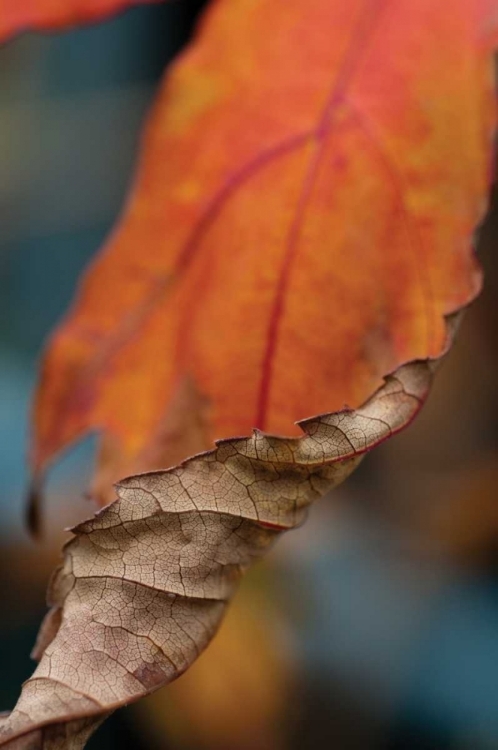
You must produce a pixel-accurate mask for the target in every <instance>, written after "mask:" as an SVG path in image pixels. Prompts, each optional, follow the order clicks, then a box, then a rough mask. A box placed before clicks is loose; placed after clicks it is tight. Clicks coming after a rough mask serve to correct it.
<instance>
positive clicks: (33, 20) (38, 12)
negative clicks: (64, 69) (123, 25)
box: [0, 0, 158, 41]
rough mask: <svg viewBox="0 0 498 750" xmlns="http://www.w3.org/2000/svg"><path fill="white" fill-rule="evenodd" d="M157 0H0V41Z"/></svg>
mask: <svg viewBox="0 0 498 750" xmlns="http://www.w3.org/2000/svg"><path fill="white" fill-rule="evenodd" d="M153 2H158V0H22V1H21V2H19V0H0V41H3V40H4V39H7V38H8V37H9V36H11V35H12V34H16V33H19V32H20V31H26V30H29V29H32V28H35V29H45V30H53V29H58V28H61V27H62V28H64V27H68V26H74V25H76V24H81V23H93V22H95V21H100V20H102V19H103V18H107V16H110V15H112V14H113V13H117V12H119V11H122V10H124V9H125V8H127V7H129V6H130V5H145V4H146V3H153Z"/></svg>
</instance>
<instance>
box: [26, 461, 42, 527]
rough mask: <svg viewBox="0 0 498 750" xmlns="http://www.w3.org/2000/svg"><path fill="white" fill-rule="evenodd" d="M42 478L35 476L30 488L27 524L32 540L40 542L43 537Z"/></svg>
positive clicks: (27, 502) (27, 500) (27, 499)
mask: <svg viewBox="0 0 498 750" xmlns="http://www.w3.org/2000/svg"><path fill="white" fill-rule="evenodd" d="M42 484H43V481H42V478H41V477H40V476H39V475H34V476H33V477H32V479H31V482H30V485H29V487H28V492H27V497H26V515H25V523H26V527H27V529H28V532H29V534H30V536H31V538H32V539H35V540H39V539H40V538H41V536H42V523H41V512H40V509H41V505H42V501H43V492H42Z"/></svg>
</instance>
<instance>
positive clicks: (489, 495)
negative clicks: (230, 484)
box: [0, 0, 498, 750]
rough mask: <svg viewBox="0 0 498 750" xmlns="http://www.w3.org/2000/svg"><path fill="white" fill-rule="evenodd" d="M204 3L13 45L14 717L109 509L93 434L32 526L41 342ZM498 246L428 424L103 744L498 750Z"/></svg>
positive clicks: (285, 544) (327, 507)
mask: <svg viewBox="0 0 498 750" xmlns="http://www.w3.org/2000/svg"><path fill="white" fill-rule="evenodd" d="M202 5H203V3H202V2H201V0H183V2H182V3H177V2H173V3H170V4H167V5H165V6H157V7H142V8H139V9H134V10H131V11H128V12H127V13H125V14H123V15H122V16H120V17H118V18H116V19H114V20H111V21H109V22H107V23H105V24H102V25H101V26H99V27H94V28H87V29H82V30H77V31H71V32H68V33H66V34H61V35H34V34H25V35H23V36H21V37H19V38H18V39H16V40H14V41H12V42H10V43H8V44H6V45H5V46H4V47H3V48H1V49H0V216H1V221H0V272H1V294H0V315H1V320H2V325H1V330H0V365H1V366H0V404H1V421H0V466H1V479H2V481H1V482H0V514H1V515H0V518H1V520H0V587H1V596H0V602H1V604H0V612H1V617H0V709H7V708H9V707H12V706H13V705H14V702H15V700H16V698H17V695H18V692H19V689H20V685H21V683H22V681H23V680H24V679H26V678H27V677H28V676H29V674H30V673H31V671H32V669H33V663H32V662H31V661H30V658H29V652H30V649H31V647H32V645H33V643H34V638H35V635H36V631H37V628H38V624H39V622H40V619H41V617H42V616H43V613H44V611H45V604H44V592H45V587H46V583H47V579H48V576H49V573H50V570H51V569H52V568H53V566H54V565H55V563H56V562H57V560H58V556H59V550H60V545H61V542H62V540H63V539H64V532H63V528H64V527H66V526H68V525H69V524H71V523H74V522H76V521H78V520H79V519H81V518H82V517H84V516H86V515H88V514H89V513H90V511H91V507H90V506H89V504H88V501H86V500H85V499H84V490H85V485H86V482H87V480H88V477H89V474H90V471H91V465H92V452H93V441H92V440H91V439H90V440H88V441H86V442H85V443H84V444H82V445H81V446H79V447H78V448H77V449H76V450H74V451H73V452H72V453H71V454H70V455H69V456H68V457H67V458H66V459H64V461H63V462H62V464H61V466H60V467H59V468H57V470H55V471H54V472H53V473H52V475H51V480H50V483H49V487H48V503H47V513H46V521H45V534H44V538H43V540H42V541H41V542H39V543H37V544H34V543H33V542H31V541H30V539H29V538H28V536H27V533H26V531H25V528H24V492H25V488H26V483H27V476H26V470H25V463H24V459H25V446H26V437H27V429H28V415H29V400H30V394H31V391H32V387H33V383H34V379H35V376H36V367H37V359H38V356H39V352H40V348H41V346H42V343H43V340H44V339H45V337H46V336H47V334H48V332H49V331H50V329H51V327H52V326H53V325H54V323H55V322H56V321H57V320H58V319H59V318H60V316H61V315H62V313H63V311H64V309H65V307H66V306H67V304H68V302H69V300H70V299H71V296H72V294H73V291H74V288H75V284H76V280H77V277H78V274H79V273H80V272H81V270H82V269H83V268H84V267H85V265H86V264H87V262H88V261H89V259H90V258H91V257H92V255H93V254H94V253H95V252H96V250H97V249H98V247H99V245H100V244H101V242H102V240H103V238H104V237H105V236H106V234H107V232H108V231H109V229H110V227H111V226H112V224H113V223H114V221H115V219H116V217H117V216H118V214H119V211H120V207H121V205H122V201H123V198H124V196H125V194H126V188H127V185H128V182H129V179H130V176H131V175H132V173H133V167H134V163H135V160H136V152H137V145H138V138H139V132H140V127H141V124H142V122H143V118H144V115H145V113H146V111H147V107H148V105H149V103H150V101H151V98H152V96H153V94H154V90H155V87H156V84H157V81H158V80H159V78H160V76H161V75H162V73H163V69H164V66H165V65H166V64H167V62H168V61H169V60H171V59H172V57H173V56H174V55H175V54H176V53H177V52H178V51H179V50H180V49H181V48H182V46H183V45H184V44H185V43H187V41H188V39H189V38H190V36H191V34H192V32H193V29H194V28H195V20H196V17H197V15H198V13H199V12H201V11H202ZM268 33H271V30H269V31H268ZM495 204H496V201H495ZM497 246H498V211H497V210H496V208H495V209H494V210H493V211H491V213H490V216H489V217H488V220H487V221H486V224H485V225H484V227H483V228H482V230H481V232H480V239H479V253H480V256H481V260H482V262H483V265H484V267H485V271H486V285H485V289H484V293H483V295H482V296H481V298H480V299H479V301H478V302H477V303H475V304H474V305H473V306H472V308H471V309H470V311H469V312H468V314H467V317H466V319H465V321H464V324H463V326H462V330H461V334H460V337H459V339H458V342H457V344H456V346H455V347H454V349H453V351H452V353H451V354H450V356H449V357H448V359H447V362H446V363H445V365H444V367H443V369H442V371H441V372H440V374H439V376H438V378H437V382H436V386H435V388H434V390H433V393H432V395H431V397H430V400H429V403H428V404H427V406H426V408H425V409H424V410H423V412H422V414H421V415H420V417H419V418H418V419H417V421H416V422H415V424H414V425H412V426H411V427H410V429H409V430H408V431H406V432H405V433H403V434H402V435H399V436H398V437H396V438H394V439H392V440H391V441H390V442H388V443H387V444H385V445H383V446H382V447H380V448H379V449H377V450H376V451H375V452H374V453H373V454H372V455H371V456H369V457H367V459H366V460H365V461H364V462H363V464H362V466H361V467H360V469H359V470H358V471H357V472H356V474H355V475H353V477H352V478H351V479H350V480H349V481H348V482H347V483H346V485H344V487H343V488H340V489H339V490H337V491H336V492H335V493H334V494H333V495H331V496H330V497H327V498H325V499H324V500H323V501H322V502H321V503H320V504H319V505H317V507H316V508H314V509H313V510H312V513H311V516H310V519H309V521H308V522H307V524H306V525H305V526H304V527H303V528H302V529H299V530H298V531H295V532H292V533H291V534H289V535H288V536H287V538H286V539H284V540H283V541H282V542H281V543H280V545H279V546H278V547H277V548H275V550H274V552H273V553H272V554H271V555H270V558H269V560H268V562H267V563H266V564H265V565H260V566H259V567H258V568H257V569H255V570H254V572H253V573H252V574H250V575H249V577H248V580H247V581H246V582H245V584H244V586H243V587H242V590H241V592H240V594H239V595H238V596H237V598H236V601H235V605H234V607H233V608H232V611H231V613H230V615H229V616H228V618H227V621H226V623H225V624H224V625H223V627H222V629H221V631H220V633H219V635H218V636H217V637H216V639H215V641H214V643H213V644H212V646H211V647H210V648H209V649H208V651H207V652H206V653H205V654H204V655H203V656H202V657H201V658H200V659H199V661H198V662H197V664H196V665H195V666H194V667H193V668H192V670H191V671H190V672H189V673H187V674H186V675H184V676H183V677H181V678H180V679H179V680H178V681H177V682H176V683H174V685H172V686H169V687H167V688H166V689H163V690H162V691H160V692H159V693H157V694H156V695H154V696H152V697H151V698H149V699H147V700H144V701H142V702H141V703H140V704H138V705H137V706H135V707H130V708H129V709H126V710H124V711H121V712H118V713H116V714H115V715H114V716H113V717H112V718H111V719H110V720H109V721H108V722H107V723H106V724H105V725H104V726H103V728H102V729H101V730H100V731H99V732H98V733H97V735H96V736H95V737H94V738H93V739H92V741H91V743H90V745H89V747H90V748H93V750H98V749H99V748H114V747H116V748H123V750H127V748H133V749H134V750H141V748H144V749H150V750H155V749H163V748H164V750H177V749H178V750H287V749H289V750H298V749H299V750H307V749H308V748H309V750H311V749H313V750H315V748H316V749H318V750H320V748H329V747H330V748H331V747H333V748H334V750H349V749H351V750H356V749H358V750H429V749H430V750H496V748H498V501H497V486H498V463H497V460H496V459H497V456H498V393H497V388H496V384H497V376H498V297H497V289H498V264H497V258H496V255H497V254H496V247H497ZM110 293H112V290H110Z"/></svg>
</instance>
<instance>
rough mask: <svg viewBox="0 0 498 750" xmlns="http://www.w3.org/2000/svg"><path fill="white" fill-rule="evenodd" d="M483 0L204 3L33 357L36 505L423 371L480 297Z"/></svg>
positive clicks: (485, 165) (103, 498)
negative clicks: (78, 450)
mask: <svg viewBox="0 0 498 750" xmlns="http://www.w3.org/2000/svg"><path fill="white" fill-rule="evenodd" d="M495 11H496V3H491V2H489V0H486V1H485V0H482V1H481V0H456V1H455V2H452V3H451V4H448V3H435V2H434V0H417V2H412V0H397V1H396V2H387V1H383V0H351V1H350V2H347V3H344V2H342V1H340V0H310V1H309V2H306V3H303V2H301V0H285V2H284V0H280V1H279V0H230V1H228V0H219V1H218V2H216V3H213V4H212V5H211V6H210V8H209V10H208V13H207V14H206V16H205V18H204V20H203V23H202V24H201V28H200V30H199V33H198V36H197V39H196V40H195V43H194V44H193V45H192V46H191V47H190V48H189V49H188V50H187V52H186V53H184V54H183V55H182V56H181V57H180V59H179V60H178V62H177V63H176V64H175V65H174V66H173V67H172V70H171V71H170V73H169V75H168V76H167V77H166V79H165V81H164V84H163V85H162V87H161V90H160V92H159V95H158V100H157V102H156V104H155V107H154V108H153V111H152V114H151V117H150V120H149V122H148V125H147V128H146V131H145V138H144V144H143V153H142V157H141V160H140V164H139V168H138V174H137V178H136V181H135V185H134V188H133V191H132V194H131V196H130V199H129V201H128V204H127V206H126V209H125V211H124V215H123V217H122V219H121V220H120V222H119V225H118V227H117V229H116V231H115V232H114V233H113V235H112V236H111V237H110V239H109V241H108V243H107V246H106V247H105V249H104V251H103V252H102V254H101V255H100V256H99V257H98V258H97V259H96V261H95V262H94V263H93V265H92V266H91V267H90V269H89V270H88V272H87V274H86V276H85V278H84V280H83V282H82V284H81V286H80V289H79V291H78V294H77V297H76V300H75V302H74V305H73V307H72V309H71V311H70V313H69V314H68V316H67V317H66V319H65V320H64V321H63V322H62V324H61V326H60V327H59V329H58V330H57V331H56V333H55V335H54V336H53V338H52V340H51V342H50V344H49V346H48V348H47V350H46V353H45V356H44V359H43V364H42V374H41V380H40V385H39V388H38V392H37V395H36V401H35V408H34V417H33V425H34V426H33V442H32V446H31V467H32V471H33V474H34V479H35V493H34V494H35V496H36V495H37V494H38V488H39V486H40V484H41V481H42V478H43V475H44V473H45V471H46V469H47V467H48V466H49V464H50V463H51V462H52V461H53V460H54V458H55V457H56V456H57V455H58V453H59V452H60V451H61V450H63V449H64V448H66V447H67V446H68V445H70V444H71V443H73V442H74V441H75V440H77V439H79V438H81V436H82V435H84V434H85V433H87V432H89V431H98V432H99V433H100V434H101V438H102V442H101V453H100V456H99V465H98V471H97V476H96V478H95V481H94V486H93V490H94V494H95V495H96V496H97V498H98V499H99V500H100V502H101V503H105V502H107V501H108V500H109V499H110V498H111V497H112V495H111V489H110V488H111V484H112V481H113V480H116V479H117V478H119V477H120V476H123V475H124V474H127V473H131V472H140V471H144V470H148V469H151V468H160V467H164V466H168V465H173V464H175V463H176V462H177V461H179V460H182V459H184V458H185V457H186V456H187V455H189V454H192V453H194V452H196V451H200V450H204V449H206V448H209V447H210V446H212V445H213V442H214V440H215V439H217V438H223V437H228V436H230V435H243V434H247V433H248V432H250V430H251V429H252V428H253V427H258V428H260V429H263V430H268V431H271V432H275V433H279V434H287V435H290V434H297V433H296V429H297V428H295V427H294V426H293V423H294V422H295V421H296V420H298V419H302V418H303V417H305V416H307V415H309V414H319V413H323V412H329V411H333V410H337V409H341V408H342V407H343V406H344V404H349V405H351V406H353V407H356V406H358V405H359V404H360V403H362V401H364V400H365V399H366V398H367V397H368V396H369V395H370V394H371V393H372V392H373V391H374V390H375V388H377V387H378V386H379V385H380V383H381V382H382V376H383V375H384V373H386V372H391V371H393V370H394V369H396V367H398V366H400V365H401V364H403V363H404V362H407V361H411V360H413V359H417V358H425V357H427V356H432V357H437V356H438V355H440V353H441V351H442V347H443V345H444V316H445V315H446V314H449V313H451V312H452V311H453V310H456V309H458V308H459V307H461V306H462V305H465V304H467V303H468V302H469V301H470V300H471V299H472V298H473V297H474V296H475V295H476V293H477V291H478V289H479V286H480V272H479V270H478V268H477V266H476V262H475V258H474V253H473V250H472V247H471V236H472V233H473V231H474V229H475V227H476V225H477V223H478V222H479V220H480V219H481V217H482V214H483V210H484V206H485V202H486V194H487V189H488V183H489V173H490V167H489V165H490V158H491V157H490V153H491V148H490V144H491V140H492V133H493V128H494V124H495V104H494V94H493V87H492V66H491V54H490V43H489V39H490V35H491V32H492V31H493V30H494V28H495V26H496V18H494V19H493V17H492V12H495Z"/></svg>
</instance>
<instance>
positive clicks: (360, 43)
mask: <svg viewBox="0 0 498 750" xmlns="http://www.w3.org/2000/svg"><path fill="white" fill-rule="evenodd" d="M385 4H386V0H366V4H365V6H364V7H363V8H362V11H361V13H360V17H359V19H358V21H357V22H356V26H355V28H354V32H353V34H352V37H351V41H350V43H349V45H348V48H347V50H346V53H345V55H344V58H343V60H342V64H341V67H340V69H339V71H338V75H337V78H336V80H335V82H334V85H333V87H332V90H331V92H330V94H329V96H328V98H327V102H326V104H325V107H324V109H323V111H322V114H321V116H320V118H319V120H318V123H317V126H316V128H315V130H314V137H315V141H316V149H315V151H314V153H313V156H312V158H311V160H310V164H309V166H308V170H307V173H306V176H305V178H304V182H303V186H302V190H301V193H300V195H299V198H298V202H297V205H296V212H295V215H294V219H293V221H292V222H291V225H290V227H289V232H288V234H287V242H286V250H285V254H284V259H283V263H282V267H281V271H280V276H279V279H278V284H277V289H276V293H275V299H274V303H273V308H272V311H271V314H270V321H269V325H268V332H267V341H266V349H265V352H264V356H263V364H262V372H261V380H260V385H259V394H258V400H257V404H256V420H255V426H256V427H258V428H259V429H260V430H264V429H265V426H266V421H267V416H268V404H269V398H270V388H271V382H272V376H273V367H274V362H275V352H276V348H277V343H278V333H279V328H280V323H281V320H282V317H283V313H284V307H285V298H286V295H287V290H288V286H289V280H290V275H291V269H292V266H293V263H294V260H295V257H296V253H297V248H298V243H299V235H300V232H301V228H302V225H303V221H304V217H305V213H306V209H307V207H308V204H309V200H310V197H311V193H312V190H313V186H314V183H315V180H316V177H317V174H318V170H319V167H320V164H321V161H322V159H323V155H324V153H325V148H326V145H327V136H328V135H329V134H330V128H331V125H332V121H333V118H334V114H335V112H336V109H337V106H338V104H339V103H340V102H341V101H342V99H343V98H344V95H345V93H346V91H347V89H348V86H349V85H350V83H351V79H352V77H353V75H354V73H355V71H356V69H357V67H358V64H359V62H360V59H361V56H362V53H364V52H365V49H366V46H367V42H368V40H369V39H370V38H371V34H372V31H373V29H374V27H375V25H376V23H377V21H378V19H379V16H380V14H381V11H382V9H383V7H384V6H385Z"/></svg>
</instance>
